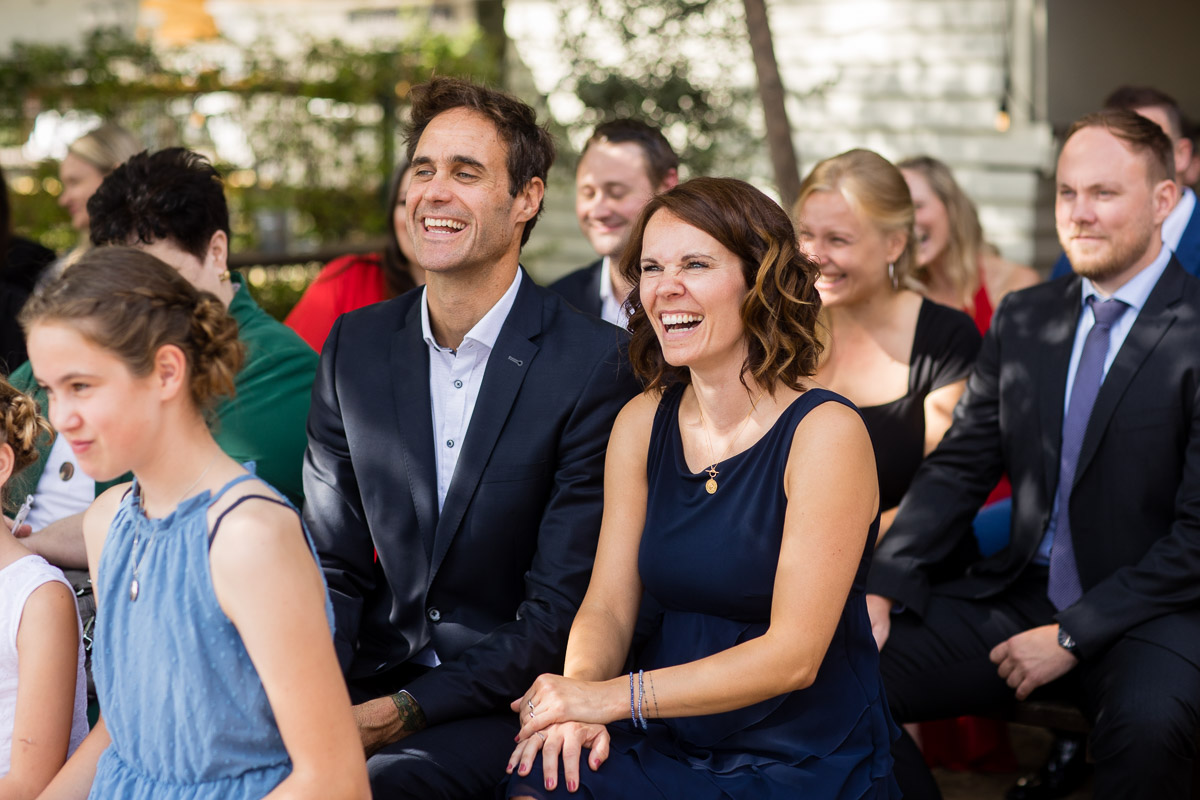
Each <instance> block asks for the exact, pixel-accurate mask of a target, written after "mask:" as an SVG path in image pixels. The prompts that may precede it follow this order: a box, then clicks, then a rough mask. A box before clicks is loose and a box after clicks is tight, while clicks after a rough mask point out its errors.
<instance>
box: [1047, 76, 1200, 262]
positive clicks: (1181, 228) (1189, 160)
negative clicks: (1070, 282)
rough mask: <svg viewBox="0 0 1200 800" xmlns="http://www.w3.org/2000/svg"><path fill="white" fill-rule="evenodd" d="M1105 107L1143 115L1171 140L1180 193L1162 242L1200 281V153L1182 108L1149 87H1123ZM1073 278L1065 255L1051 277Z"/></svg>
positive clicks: (1165, 227) (1165, 228)
mask: <svg viewBox="0 0 1200 800" xmlns="http://www.w3.org/2000/svg"><path fill="white" fill-rule="evenodd" d="M1104 107H1105V108H1110V109H1116V108H1123V109H1125V110H1127V111H1132V112H1134V113H1136V114H1141V115H1142V116H1143V117H1145V118H1146V119H1148V120H1150V121H1151V122H1153V123H1154V124H1156V125H1158V127H1160V128H1162V131H1163V133H1165V134H1166V135H1167V138H1169V139H1170V140H1171V148H1172V152H1173V154H1174V157H1175V175H1174V176H1173V177H1174V179H1175V182H1176V183H1178V184H1179V186H1180V190H1181V191H1180V192H1179V199H1178V200H1177V201H1176V203H1175V207H1174V208H1173V209H1171V213H1170V214H1168V215H1167V218H1166V220H1165V221H1164V222H1163V225H1162V240H1163V243H1164V244H1166V246H1167V247H1169V248H1170V249H1171V250H1172V251H1174V253H1175V257H1176V258H1178V259H1179V263H1180V264H1182V265H1183V268H1184V269H1185V270H1187V271H1188V272H1190V273H1191V274H1193V275H1196V276H1198V277H1200V213H1197V211H1196V193H1195V192H1194V191H1193V190H1192V188H1191V184H1192V183H1194V182H1195V177H1194V176H1195V175H1197V174H1198V173H1197V170H1200V153H1196V152H1195V143H1194V142H1193V135H1192V132H1191V131H1189V130H1188V128H1187V120H1186V119H1185V118H1184V116H1183V112H1182V111H1181V110H1180V108H1179V104H1178V103H1176V102H1175V98H1173V97H1171V96H1170V95H1169V94H1167V93H1166V92H1161V91H1159V90H1158V89H1155V88H1152V87H1150V86H1122V87H1120V88H1119V89H1116V90H1115V91H1113V93H1112V94H1110V95H1109V96H1108V97H1107V98H1106V99H1105V101H1104ZM1070 274H1071V261H1070V259H1069V258H1068V257H1067V254H1066V253H1064V254H1063V255H1061V256H1059V258H1058V261H1056V262H1055V263H1054V270H1053V271H1052V273H1051V277H1053V278H1061V277H1062V276H1064V275H1070Z"/></svg>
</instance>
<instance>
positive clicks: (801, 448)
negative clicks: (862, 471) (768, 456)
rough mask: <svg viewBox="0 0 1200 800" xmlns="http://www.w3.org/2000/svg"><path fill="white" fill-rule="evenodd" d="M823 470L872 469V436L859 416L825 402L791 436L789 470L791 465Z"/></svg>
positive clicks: (842, 405) (873, 458) (834, 402)
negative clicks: (841, 466)
mask: <svg viewBox="0 0 1200 800" xmlns="http://www.w3.org/2000/svg"><path fill="white" fill-rule="evenodd" d="M797 461H800V462H801V463H805V464H809V465H811V466H813V467H816V468H817V469H825V468H827V467H828V466H829V465H830V464H831V463H833V462H840V463H842V464H846V465H847V466H854V467H859V468H861V467H866V466H869V467H870V469H871V470H874V469H875V451H874V448H873V447H872V446H871V435H870V434H869V433H868V432H867V426H866V425H865V424H864V423H863V420H862V417H861V416H859V414H858V412H857V411H855V410H854V409H853V408H851V407H850V406H848V405H846V404H845V403H839V402H837V401H836V400H828V401H826V402H824V403H821V404H820V405H818V406H816V407H815V408H813V409H812V410H810V411H809V412H808V413H807V414H805V415H804V419H802V420H800V424H798V425H797V426H796V431H795V433H794V434H793V435H792V448H791V453H790V457H789V458H788V467H789V469H790V468H791V466H792V464H793V463H797Z"/></svg>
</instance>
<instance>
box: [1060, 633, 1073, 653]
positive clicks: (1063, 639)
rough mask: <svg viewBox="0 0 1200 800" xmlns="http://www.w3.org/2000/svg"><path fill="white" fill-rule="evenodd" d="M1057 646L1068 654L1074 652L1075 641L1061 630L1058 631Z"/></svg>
mask: <svg viewBox="0 0 1200 800" xmlns="http://www.w3.org/2000/svg"><path fill="white" fill-rule="evenodd" d="M1058 644H1059V645H1060V646H1061V647H1062V648H1063V649H1064V650H1067V651H1068V652H1071V651H1074V650H1075V640H1074V639H1072V638H1071V634H1069V633H1067V632H1066V631H1064V630H1063V629H1062V628H1059V629H1058Z"/></svg>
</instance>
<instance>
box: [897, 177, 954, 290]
mask: <svg viewBox="0 0 1200 800" xmlns="http://www.w3.org/2000/svg"><path fill="white" fill-rule="evenodd" d="M900 172H901V174H903V175H904V180H905V181H906V182H907V183H908V191H909V192H910V193H911V194H912V199H913V208H914V209H915V211H916V234H917V263H918V264H919V265H920V266H922V267H924V266H926V265H927V264H931V263H933V262H934V261H937V260H938V259H939V258H941V257H942V256H943V255H945V253H946V250H947V248H949V247H950V214H949V212H948V211H946V204H945V203H943V202H942V199H941V198H940V197H938V196H937V192H935V191H933V187H932V186H930V185H929V181H928V180H926V178H925V176H924V175H922V174H921V173H920V172H917V171H916V170H911V169H904V170H900Z"/></svg>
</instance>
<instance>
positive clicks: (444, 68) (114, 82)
mask: <svg viewBox="0 0 1200 800" xmlns="http://www.w3.org/2000/svg"><path fill="white" fill-rule="evenodd" d="M489 52H490V50H489V47H488V46H487V45H486V44H485V43H484V42H483V41H482V40H481V38H480V37H479V36H478V34H477V33H472V34H470V35H467V36H461V37H447V36H442V35H434V34H430V33H428V32H427V31H423V30H422V31H418V32H417V35H416V36H414V38H413V39H411V40H408V41H388V42H386V43H376V44H374V45H372V46H369V47H354V46H350V45H347V44H346V43H344V42H341V41H337V40H329V41H312V42H308V43H305V44H304V45H303V46H302V47H301V48H300V50H299V52H295V51H293V52H290V53H288V54H280V53H279V52H278V51H277V50H276V49H275V48H273V47H271V46H269V45H267V44H265V43H256V44H254V45H251V46H248V47H241V46H239V45H235V44H233V43H230V42H226V41H220V42H210V43H205V44H204V45H203V47H202V48H195V47H193V48H190V49H186V50H178V51H162V52H159V51H156V50H155V49H154V48H152V47H151V46H150V45H148V44H145V43H142V42H138V41H136V40H133V39H130V38H129V37H128V36H126V35H124V34H122V33H120V32H119V31H115V30H107V29H106V30H97V31H94V32H92V33H91V34H90V35H89V36H88V37H87V38H86V40H85V41H84V43H83V45H82V46H81V47H80V48H69V47H66V46H61V45H41V44H29V43H19V42H18V43H15V44H14V45H13V47H12V50H11V52H10V54H9V55H8V56H7V57H5V58H0V145H9V146H11V145H19V144H21V143H22V142H24V141H26V140H27V139H28V137H29V133H30V131H31V129H32V127H33V124H34V121H35V120H36V118H37V116H38V114H39V113H41V112H43V111H48V110H55V111H59V112H67V111H76V112H83V113H90V114H95V115H98V116H100V117H104V118H108V119H112V120H114V121H116V122H118V123H120V124H121V125H123V126H125V127H126V128H128V129H130V130H132V131H134V132H135V133H137V134H138V135H139V136H141V137H142V139H143V142H144V143H145V144H146V145H147V146H148V147H150V148H151V149H158V148H161V147H167V146H172V145H182V146H185V147H189V148H192V149H195V150H199V151H201V152H205V153H209V154H214V153H216V152H217V149H218V148H217V147H216V142H217V140H218V139H219V138H220V137H221V135H222V134H224V135H225V137H226V139H227V138H228V135H229V131H230V130H236V131H237V132H238V134H237V135H238V136H240V137H242V140H243V144H244V147H243V148H242V149H243V150H244V151H246V153H247V154H248V159H249V163H242V164H226V163H219V162H218V163H217V167H218V168H219V169H221V171H222V172H223V173H224V174H225V175H226V177H227V184H226V193H227V197H228V199H229V203H230V211H231V215H232V220H231V221H232V225H233V233H234V237H233V247H234V248H235V249H238V250H255V249H258V248H260V247H261V246H262V244H263V243H264V242H263V235H262V234H263V230H262V227H263V220H265V219H268V218H276V219H277V218H279V217H280V216H281V215H282V216H283V218H285V219H286V221H287V226H288V233H289V239H290V242H291V246H292V247H293V248H294V247H297V246H299V247H304V246H317V245H319V244H322V243H334V242H340V241H343V240H345V239H346V238H348V237H351V236H352V235H360V236H370V235H378V234H380V233H383V232H385V231H386V229H387V225H388V224H389V221H388V220H387V219H386V213H385V203H384V199H383V197H382V194H383V189H384V187H385V186H386V182H387V179H388V176H389V175H390V173H391V171H392V168H393V164H394V163H395V161H396V156H397V153H398V152H400V151H401V149H402V142H401V131H400V128H401V120H402V118H403V115H404V112H405V109H406V102H407V95H408V91H409V89H410V88H411V87H412V86H413V85H414V84H417V83H420V82H423V81H426V80H428V79H429V78H430V77H431V76H432V75H433V74H434V73H435V72H436V73H437V74H440V75H460V76H464V77H472V78H475V79H477V80H483V81H488V82H495V81H496V80H497V78H498V77H499V73H498V65H497V64H496V63H495V62H494V60H493V59H492V58H491V57H490V56H489ZM55 169H56V165H53V164H41V165H33V166H32V168H31V170H30V171H29V172H26V173H25V174H20V171H18V170H14V171H11V172H10V176H9V177H10V181H13V178H14V177H16V178H18V179H29V178H32V179H33V180H32V181H30V180H23V181H22V183H21V186H22V187H24V188H25V189H29V191H18V192H16V196H14V198H13V200H14V203H13V205H14V222H15V224H16V227H17V228H18V229H19V230H22V231H23V232H25V233H26V234H28V235H33V236H36V237H38V238H39V239H41V240H42V241H43V242H44V243H45V244H46V245H47V246H53V247H54V248H55V249H57V250H59V251H62V250H65V249H69V247H70V246H72V245H73V244H74V241H75V238H74V233H73V232H72V231H71V229H70V226H69V224H67V223H66V221H65V214H63V212H62V211H61V210H60V209H57V208H56V207H55V205H54V204H55V201H56V194H57V188H58V187H57V184H56V182H55V181H53V180H44V179H45V178H48V177H52V176H53V175H54V173H55Z"/></svg>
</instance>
